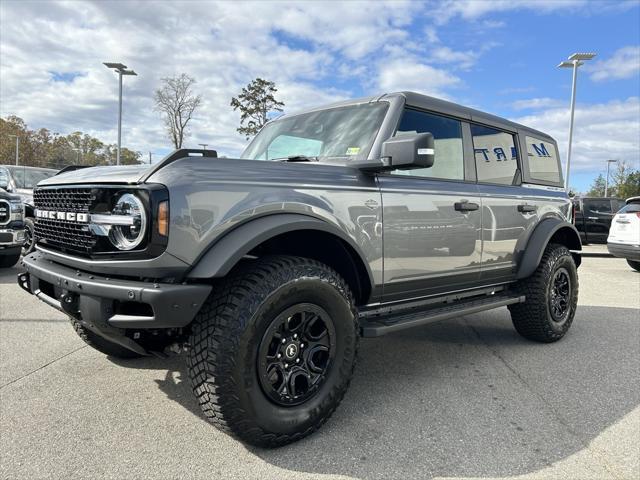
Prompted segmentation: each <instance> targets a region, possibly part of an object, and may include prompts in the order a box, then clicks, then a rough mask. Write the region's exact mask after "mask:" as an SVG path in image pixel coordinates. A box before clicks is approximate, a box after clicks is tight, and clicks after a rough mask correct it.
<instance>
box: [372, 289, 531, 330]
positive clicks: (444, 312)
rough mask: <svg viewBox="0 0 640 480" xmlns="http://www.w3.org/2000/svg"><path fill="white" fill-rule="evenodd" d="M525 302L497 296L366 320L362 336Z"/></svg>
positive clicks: (522, 297)
mask: <svg viewBox="0 0 640 480" xmlns="http://www.w3.org/2000/svg"><path fill="white" fill-rule="evenodd" d="M524 300H525V297H524V295H495V296H490V297H486V298H482V299H476V300H470V301H465V302H460V303H458V304H454V305H445V306H442V307H436V308H431V309H428V310H422V311H413V312H410V313H403V314H397V315H391V316H384V317H378V318H376V319H375V320H374V319H371V320H364V321H362V336H363V337H379V336H381V335H386V334H387V333H391V332H397V331H398V330H404V329H405V328H411V327H417V326H419V325H427V324H429V323H433V322H439V321H440V320H447V319H449V318H454V317H460V316H462V315H469V314H471V313H478V312H482V311H484V310H491V309H493V308H498V307H504V306H506V305H512V304H514V303H522V302H524Z"/></svg>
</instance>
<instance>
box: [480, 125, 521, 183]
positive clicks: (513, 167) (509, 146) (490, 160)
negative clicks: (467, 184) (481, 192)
mask: <svg viewBox="0 0 640 480" xmlns="http://www.w3.org/2000/svg"><path fill="white" fill-rule="evenodd" d="M471 136H472V137H473V152H474V156H475V159H476V171H477V174H478V182H484V183H498V184H502V185H513V180H514V177H515V174H516V171H517V170H518V150H517V148H516V143H515V138H514V136H513V135H512V134H510V133H507V132H503V131H501V130H496V129H495V128H490V127H485V126H482V125H474V124H472V125H471Z"/></svg>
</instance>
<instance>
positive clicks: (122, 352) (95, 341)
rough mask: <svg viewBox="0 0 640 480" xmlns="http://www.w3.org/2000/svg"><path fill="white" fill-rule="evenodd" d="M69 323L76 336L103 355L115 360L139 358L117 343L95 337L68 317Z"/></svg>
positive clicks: (76, 321)
mask: <svg viewBox="0 0 640 480" xmlns="http://www.w3.org/2000/svg"><path fill="white" fill-rule="evenodd" d="M69 321H70V322H71V325H72V326H73V329H74V330H75V331H76V333H77V334H78V336H79V337H80V338H81V339H82V340H83V341H84V343H86V344H87V345H89V346H90V347H91V348H93V349H95V350H98V351H99V352H101V353H104V354H105V355H108V356H110V357H115V358H139V357H141V356H142V355H140V354H139V353H136V352H134V351H131V350H129V349H128V348H124V347H123V346H121V345H118V344H117V343H113V342H110V341H109V340H106V339H104V338H102V337H100V336H99V335H96V334H95V333H93V332H92V331H91V330H88V329H86V328H85V327H83V326H82V324H81V323H80V322H79V321H78V320H76V319H75V318H73V317H69Z"/></svg>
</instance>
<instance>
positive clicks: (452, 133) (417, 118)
mask: <svg viewBox="0 0 640 480" xmlns="http://www.w3.org/2000/svg"><path fill="white" fill-rule="evenodd" d="M416 133H431V134H432V135H433V143H434V146H435V153H436V159H435V162H434V163H433V166H432V167H431V168H418V169H415V170H394V171H393V172H392V173H394V174H399V175H410V176H415V177H429V178H443V179H447V180H464V155H463V149H462V124H461V123H460V121H459V120H454V119H453V118H448V117H442V116H440V115H434V114H432V113H426V112H419V111H417V110H410V109H407V110H405V111H404V113H403V115H402V120H400V125H399V126H398V130H397V131H396V136H401V135H411V134H416Z"/></svg>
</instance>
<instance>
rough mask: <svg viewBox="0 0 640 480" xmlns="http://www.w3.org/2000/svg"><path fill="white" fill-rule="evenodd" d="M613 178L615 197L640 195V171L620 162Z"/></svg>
mask: <svg viewBox="0 0 640 480" xmlns="http://www.w3.org/2000/svg"><path fill="white" fill-rule="evenodd" d="M612 177H613V184H614V191H615V196H617V197H618V198H622V199H625V198H629V197H635V196H637V195H640V170H632V169H631V168H630V167H629V166H628V165H627V163H626V162H618V166H617V168H616V171H615V172H614V174H613V176H612ZM612 195H613V194H612Z"/></svg>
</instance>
